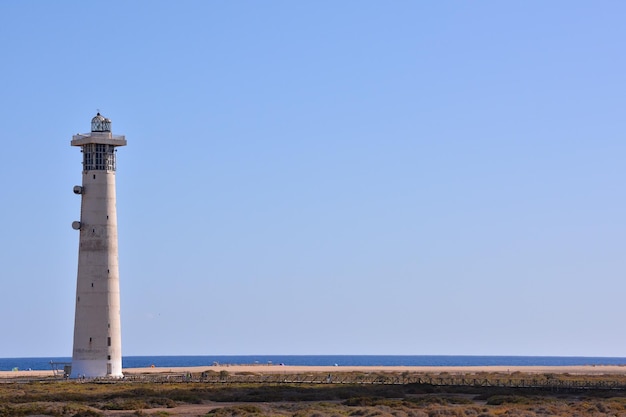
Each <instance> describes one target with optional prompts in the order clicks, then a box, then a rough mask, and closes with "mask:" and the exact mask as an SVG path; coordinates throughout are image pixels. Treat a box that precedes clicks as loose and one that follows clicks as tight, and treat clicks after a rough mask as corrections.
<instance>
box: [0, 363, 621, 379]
mask: <svg viewBox="0 0 626 417" xmlns="http://www.w3.org/2000/svg"><path fill="white" fill-rule="evenodd" d="M204 371H214V372H221V371H227V372H229V373H233V374H235V373H240V372H252V373H258V374H306V373H319V372H321V373H331V374H332V373H337V372H363V373H371V372H395V373H402V372H415V373H431V374H440V373H443V372H446V373H449V374H475V373H479V372H498V373H513V372H522V373H527V374H543V373H555V374H559V373H560V374H564V373H568V374H572V375H619V374H625V375H626V366H615V365H584V366H289V365H284V366H283V365H217V366H215V365H207V366H195V367H184V368H176V367H154V368H152V367H149V368H127V369H124V374H125V375H138V374H155V373H186V372H192V373H195V372H204ZM51 376H53V372H52V371H51V370H33V371H0V378H24V377H51Z"/></svg>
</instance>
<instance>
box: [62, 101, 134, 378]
mask: <svg viewBox="0 0 626 417" xmlns="http://www.w3.org/2000/svg"><path fill="white" fill-rule="evenodd" d="M71 145H72V146H80V147H81V152H82V153H83V184H82V186H79V185H77V186H75V187H74V193H75V194H79V195H80V196H81V209H80V221H75V222H73V223H72V227H73V228H74V229H76V230H79V231H80V243H79V249H78V278H77V280H76V316H75V319H74V350H73V353H72V373H71V377H72V378H77V377H81V376H85V377H103V376H108V377H122V376H123V375H122V340H121V336H122V332H121V326H120V276H119V266H118V250H117V211H116V208H115V168H116V166H115V153H116V149H115V148H116V147H118V146H125V145H126V138H125V137H124V136H118V135H113V134H112V133H111V120H109V119H107V118H105V117H103V116H101V115H100V113H98V114H97V115H96V116H95V117H94V118H93V119H91V132H90V133H84V134H77V135H74V136H73V137H72V142H71Z"/></svg>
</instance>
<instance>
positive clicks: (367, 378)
mask: <svg viewBox="0 0 626 417" xmlns="http://www.w3.org/2000/svg"><path fill="white" fill-rule="evenodd" d="M124 380H125V381H129V382H134V381H137V382H154V383H167V382H189V383H191V382H195V383H209V384H352V385H358V384H370V385H376V384H378V385H408V384H416V385H430V386H439V387H502V388H540V389H555V390H558V389H568V390H571V389H580V390H585V389H587V390H591V389H601V390H607V389H608V390H626V383H624V382H620V381H613V380H583V379H580V380H578V379H572V380H568V379H556V378H548V379H541V378H473V377H471V376H470V377H468V376H447V377H441V376H411V375H408V376H405V375H350V374H307V375H302V374H295V375H292V374H254V375H239V374H214V373H204V372H203V373H202V374H190V373H181V374H167V375H163V374H152V375H150V374H146V375H132V376H126V377H125V378H124Z"/></svg>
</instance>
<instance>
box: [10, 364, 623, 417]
mask: <svg viewBox="0 0 626 417" xmlns="http://www.w3.org/2000/svg"><path fill="white" fill-rule="evenodd" d="M124 374H125V375H126V376H128V377H129V378H126V379H125V380H121V381H119V383H118V382H116V381H90V380H82V381H80V380H79V381H76V380H70V381H67V380H63V379H62V378H54V377H53V375H52V371H47V370H46V371H4V372H0V417H9V416H10V417H13V416H38V417H40V416H59V417H65V416H67V417H70V416H71V417H98V416H101V417H123V416H157V417H165V416H172V417H196V416H202V417H205V416H206V417H208V416H215V417H234V416H244V417H245V416H255V417H256V416H292V417H324V416H367V417H370V416H371V417H374V416H381V417H445V416H454V417H464V416H467V417H498V416H505V417H538V416H574V415H576V416H594V417H599V416H616V417H626V367H622V366H529V367H524V366H521V367H520V366H517V367H514V366H510V367H507V366H479V367H471V366H469V367H413V366H354V367H353V366H280V365H230V366H226V365H222V366H201V367H187V368H169V367H164V368H159V367H150V368H132V369H125V370H124ZM202 374H204V375H212V376H224V377H225V378H224V379H223V380H221V379H213V382H202V381H200V380H199V379H198V378H197V377H198V376H199V375H202ZM329 374H330V375H333V376H334V377H337V379H336V380H334V382H336V381H339V379H340V377H342V376H344V377H345V376H351V377H352V379H351V380H352V381H358V380H359V378H363V377H364V376H368V375H369V376H371V375H386V376H395V377H397V378H399V377H400V376H402V377H403V378H405V377H407V376H411V375H423V376H424V375H430V376H437V377H444V376H445V377H448V378H450V377H453V376H455V375H457V376H459V377H469V378H470V379H471V378H474V379H476V378H477V377H478V376H480V379H481V380H483V379H484V380H489V381H510V380H515V379H527V380H533V381H544V382H545V381H557V382H558V381H563V382H569V383H571V382H572V381H573V382H574V383H581V384H583V385H584V384H587V383H589V382H590V381H591V382H592V383H594V384H596V386H595V388H593V389H588V386H587V388H584V389H578V388H575V389H571V388H563V387H564V386H558V384H557V385H555V386H553V387H549V388H547V387H545V386H544V387H537V386H534V387H515V386H503V385H491V384H487V385H482V386H440V385H434V384H429V383H414V382H413V383H395V384H387V383H371V381H376V380H372V379H367V381H370V382H368V383H291V382H287V383H285V382H284V381H292V380H291V379H289V378H290V377H293V376H295V375H311V376H315V375H318V376H325V375H329ZM181 375H194V376H195V379H193V380H186V379H181V378H178V377H179V376H181ZM237 375H242V376H251V375H252V376H261V377H262V376H267V377H269V378H272V379H271V381H273V382H266V383H249V382H232V381H234V379H233V380H229V378H230V377H236V376H237ZM283 375H284V376H285V378H284V379H283ZM163 376H165V377H167V376H176V378H171V379H167V378H166V379H163V378H161V377H163ZM275 377H278V378H275ZM159 378H160V379H159ZM365 380H366V379H363V380H362V381H365ZM190 381H191V382H190ZM268 381H269V380H268ZM324 381H325V380H324ZM604 383H606V384H607V385H606V388H604V385H603V384H604ZM597 384H599V387H598V385H597ZM568 386H569V387H571V386H572V385H568ZM555 387H556V388H555Z"/></svg>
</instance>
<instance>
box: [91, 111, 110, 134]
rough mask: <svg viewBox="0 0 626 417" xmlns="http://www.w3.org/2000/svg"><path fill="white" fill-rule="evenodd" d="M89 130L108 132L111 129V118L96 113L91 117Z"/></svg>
mask: <svg viewBox="0 0 626 417" xmlns="http://www.w3.org/2000/svg"><path fill="white" fill-rule="evenodd" d="M91 131H92V132H110V131H111V119H107V118H106V117H104V116H102V115H101V114H100V113H98V114H96V115H95V116H94V118H93V119H91Z"/></svg>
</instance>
